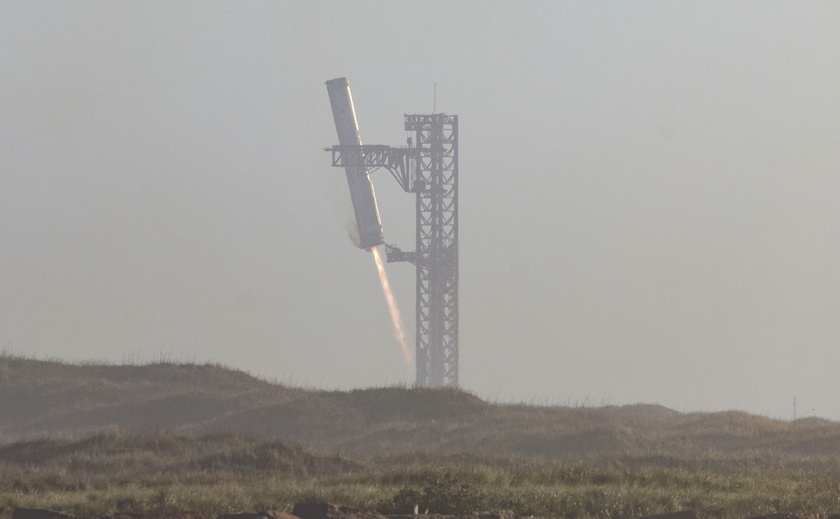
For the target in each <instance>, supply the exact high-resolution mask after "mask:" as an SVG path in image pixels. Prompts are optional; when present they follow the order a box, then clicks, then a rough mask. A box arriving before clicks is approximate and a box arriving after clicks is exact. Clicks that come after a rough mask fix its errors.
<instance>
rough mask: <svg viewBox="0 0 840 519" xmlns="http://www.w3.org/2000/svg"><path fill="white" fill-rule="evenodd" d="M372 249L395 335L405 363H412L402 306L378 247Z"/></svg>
mask: <svg viewBox="0 0 840 519" xmlns="http://www.w3.org/2000/svg"><path fill="white" fill-rule="evenodd" d="M370 251H371V252H372V253H373V259H374V261H376V270H377V271H378V272H379V281H380V282H381V283H382V292H383V293H384V294H385V301H387V302H388V311H389V312H391V322H392V323H393V324H394V337H395V338H396V339H397V341H398V342H399V343H400V348H402V352H403V357H405V363H406V364H407V365H409V366H410V365H411V362H412V361H413V358H412V355H411V350H410V349H409V348H408V344H406V342H405V328H404V327H403V322H402V317H401V316H400V308H399V307H398V306H397V299H396V298H395V297H394V292H392V291H391V283H389V282H388V274H386V273H385V265H383V264H382V257H381V256H380V255H379V250H378V249H377V247H371V248H370Z"/></svg>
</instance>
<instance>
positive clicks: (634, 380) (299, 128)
mask: <svg viewBox="0 0 840 519" xmlns="http://www.w3.org/2000/svg"><path fill="white" fill-rule="evenodd" d="M838 27H840V3H838V2H834V1H825V2H799V1H797V2H793V1H791V2H759V1H754V2H733V1H721V2H714V1H703V2H677V1H661V2H643V1H641V2H640V1H633V2H591V1H588V0H587V1H579V2H558V1H550V2H513V1H511V2H485V1H480V2H479V1H458V2H451V1H438V2H434V1H433V2H396V1H381V2H379V1H377V2H373V1H361V2H314V1H305V2H304V1H301V2H268V1H266V2H208V1H200V2H172V1H168V0H167V1H144V2H127V1H107V2H106V1H100V2H79V1H77V2H38V1H30V0H26V1H9V0H6V1H2V2H0V251H2V255H0V341H1V342H2V345H3V346H4V347H5V349H6V350H7V351H11V352H14V353H22V354H27V355H35V356H37V357H39V358H60V359H67V360H107V361H114V362H121V361H130V362H147V361H154V360H157V359H159V358H161V357H163V358H166V359H171V360H178V361H190V362H192V361H196V362H219V363H222V364H226V365H230V366H234V367H238V368H242V369H245V370H248V371H250V372H252V373H254V374H257V375H260V376H263V377H267V378H270V379H275V378H276V379H277V380H280V381H283V382H286V383H293V384H300V385H307V386H314V387H322V388H342V389H348V388H357V387H365V386H371V385H385V384H397V383H412V382H413V368H407V367H406V366H405V365H404V363H403V359H402V354H401V352H400V348H399V346H398V344H397V342H396V340H395V339H394V338H393V336H392V332H391V328H390V321H389V317H388V312H387V308H386V305H385V301H384V299H383V297H382V293H381V289H380V286H379V283H378V279H377V273H376V269H375V266H374V262H373V258H372V257H371V255H370V254H369V253H366V252H363V251H360V250H358V249H356V248H355V247H354V246H353V245H352V243H351V242H350V240H349V238H348V237H347V232H346V224H347V219H348V215H350V214H352V213H351V212H350V210H349V195H348V194H347V185H346V181H345V179H344V175H343V172H342V171H341V170H339V169H336V168H331V167H330V158H329V155H328V154H327V153H325V152H324V151H322V148H324V147H326V146H331V145H333V144H336V143H337V138H336V135H335V129H334V127H333V121H332V116H331V113H330V106H329V100H328V97H327V93H326V88H325V86H324V82H325V81H326V80H328V79H332V78H335V77H340V76H347V77H348V78H349V79H350V84H351V87H352V90H353V95H354V98H355V102H356V109H357V113H358V119H359V123H360V126H361V132H362V137H363V139H364V140H365V142H367V143H370V144H392V145H402V144H404V143H405V139H406V137H407V135H406V133H405V132H404V131H403V114H406V113H431V112H432V110H433V92H434V84H435V83H437V85H438V86H437V110H438V111H442V112H447V113H454V114H458V115H459V122H460V174H461V177H460V236H461V242H460V255H461V263H460V281H461V290H460V301H461V305H460V311H461V323H460V324H461V337H460V339H461V349H460V356H461V371H460V378H461V382H462V386H463V387H464V388H465V389H468V390H470V391H473V392H474V393H476V394H478V395H479V396H482V397H485V398H490V399H496V400H502V401H525V402H535V403H557V404H565V403H570V404H584V403H586V404H592V405H600V404H627V403H636V402H649V403H658V404H662V405H665V406H668V407H671V408H674V409H677V410H680V411H717V410H726V409H739V410H744V411H748V412H752V413H759V414H765V415H769V416H773V417H781V418H791V417H792V415H793V399H794V398H796V399H797V413H798V414H799V415H800V416H801V415H806V414H815V415H818V416H824V417H829V418H832V419H837V420H840V400H838V397H837V395H838V394H840V382H838V376H837V374H838V372H840V316H838V311H840V206H839V205H838V200H840V174H838V173H840V142H839V141H840V139H838V137H840V95H838V93H840V38H838V36H837V28H838ZM374 184H375V186H376V190H377V196H378V200H379V204H380V210H381V213H382V219H383V226H384V229H385V236H386V240H387V241H388V242H390V243H395V244H397V245H400V246H402V247H403V248H405V249H407V250H410V249H412V248H413V243H414V235H413V229H414V198H413V196H411V195H408V194H405V193H403V192H402V191H401V189H400V188H399V186H398V185H397V184H396V182H395V181H394V180H393V179H392V178H391V177H390V175H389V174H388V173H387V172H385V171H380V172H377V173H375V174H374ZM388 271H389V274H390V276H391V281H392V284H393V285H394V289H395V291H396V295H397V298H398V300H399V302H400V304H401V307H402V311H403V314H404V317H405V320H406V324H407V325H408V327H409V330H410V332H409V335H410V336H411V338H412V341H413V335H414V332H413V330H414V319H413V316H414V297H415V295H414V270H413V266H411V265H410V264H404V263H400V264H391V265H389V266H388Z"/></svg>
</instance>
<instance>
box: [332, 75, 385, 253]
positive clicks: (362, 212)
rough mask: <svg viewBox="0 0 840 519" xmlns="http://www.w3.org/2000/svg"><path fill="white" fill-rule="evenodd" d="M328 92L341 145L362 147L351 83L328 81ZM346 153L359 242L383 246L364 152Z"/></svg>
mask: <svg viewBox="0 0 840 519" xmlns="http://www.w3.org/2000/svg"><path fill="white" fill-rule="evenodd" d="M327 93H328V94H329V96H330V105H332V113H333V119H334V120H335V131H336V133H338V143H339V145H341V146H360V145H361V144H362V138H361V136H360V135H359V124H358V122H357V121H356V110H355V109H354V107H353V97H352V96H351V95H350V83H349V82H348V81H347V78H346V77H342V78H336V79H331V80H329V81H327ZM343 153H344V154H345V157H344V164H345V166H344V171H345V173H346V174H347V185H348V187H349V188H350V198H351V199H352V201H353V211H354V212H355V213H356V226H357V227H358V229H359V243H358V244H357V245H358V246H359V247H360V248H362V249H369V248H371V247H375V246H377V245H381V244H382V243H383V241H382V221H381V220H380V218H379V208H377V206H376V195H375V194H374V192H373V183H371V181H370V176H369V174H368V171H367V168H365V167H364V166H363V165H362V164H363V161H362V157H361V156H360V155H361V151H357V150H353V149H348V150H347V151H344V152H343Z"/></svg>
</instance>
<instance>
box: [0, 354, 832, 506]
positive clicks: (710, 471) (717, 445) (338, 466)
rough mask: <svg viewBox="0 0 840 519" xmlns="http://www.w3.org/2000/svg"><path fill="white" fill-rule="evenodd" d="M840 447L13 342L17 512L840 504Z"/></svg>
mask: <svg viewBox="0 0 840 519" xmlns="http://www.w3.org/2000/svg"><path fill="white" fill-rule="evenodd" d="M103 431H104V432H103ZM838 452H840V423H836V422H829V421H827V420H821V419H818V418H813V417H812V418H808V419H802V420H796V421H784V420H773V419H769V418H765V417H761V416H755V415H749V414H746V413H742V412H719V413H679V412H676V411H673V410H669V409H666V408H664V407H662V406H658V405H651V404H639V405H629V406H604V407H571V408H570V407H560V406H533V405H524V404H519V405H516V404H499V403H492V402H487V401H484V400H481V399H480V398H478V397H476V396H475V395H472V394H470V393H468V392H465V391H460V390H456V389H440V390H432V389H423V388H406V387H390V388H371V389H365V390H355V391H345V392H341V391H320V390H308V389H302V388H294V387H288V386H284V385H282V384H275V383H271V382H268V381H264V380H259V379H257V378H254V377H252V376H250V375H249V374H247V373H243V372H241V371H236V370H231V369H228V368H225V367H223V366H218V365H190V364H183V365H182V364H172V363H160V364H152V365H147V366H134V365H129V366H112V365H98V364H86V365H70V364H64V363H60V362H46V361H38V360H33V359H26V358H20V357H15V356H9V355H0V517H10V514H11V512H12V511H13V510H14V508H15V507H36V508H45V507H46V508H55V509H60V510H65V511H68V512H73V513H77V514H80V515H96V514H105V513H109V512H117V511H131V512H151V511H176V510H182V511H183V510H193V511H199V512H201V513H203V514H205V515H206V516H207V517H208V518H214V517H215V516H217V515H219V514H222V513H227V512H237V511H258V510H259V509H264V508H271V509H277V510H283V511H290V510H291V507H292V506H293V504H294V503H296V502H300V501H305V500H311V499H317V500H326V501H331V502H335V503H339V504H344V505H347V506H353V507H359V508H365V509H377V510H380V511H382V512H409V511H411V509H413V507H414V505H415V504H416V505H419V506H420V508H421V510H425V509H426V508H428V509H429V510H430V511H431V512H438V513H446V512H463V511H474V510H493V509H511V510H513V511H514V512H516V513H517V514H519V515H535V516H541V517H547V518H561V517H562V518H569V519H586V518H603V519H606V518H613V517H638V516H642V515H647V514H653V513H660V512H667V511H675V510H680V509H694V510H696V511H697V512H698V513H699V514H700V515H701V516H702V517H704V518H713V517H714V518H720V519H738V518H743V517H749V516H755V515H761V514H769V513H775V512H788V513H807V514H816V513H838V512H840V456H839V455H838V454H837V453H838Z"/></svg>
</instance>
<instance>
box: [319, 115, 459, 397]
mask: <svg viewBox="0 0 840 519" xmlns="http://www.w3.org/2000/svg"><path fill="white" fill-rule="evenodd" d="M405 130H406V131H408V132H411V135H412V136H413V137H412V138H409V140H408V146H407V147H392V146H382V145H339V146H333V147H332V148H327V151H331V152H332V165H333V166H337V167H345V168H347V167H361V168H367V169H369V170H370V171H374V170H376V169H378V168H385V169H387V170H388V171H390V172H391V175H392V176H393V177H394V178H395V179H396V180H397V182H398V183H399V184H400V186H401V187H402V188H403V190H404V191H405V192H407V193H414V196H415V204H416V216H415V228H416V237H415V250H414V251H410V252H409V251H403V250H401V249H399V248H397V247H395V246H393V245H387V244H386V245H385V253H386V258H387V261H388V262H389V263H392V262H409V263H412V264H414V266H415V269H416V279H417V300H416V309H415V316H416V327H417V329H416V342H415V348H416V358H417V384H418V385H420V386H425V387H442V386H457V385H458V116H457V115H449V114H418V115H406V116H405Z"/></svg>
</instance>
